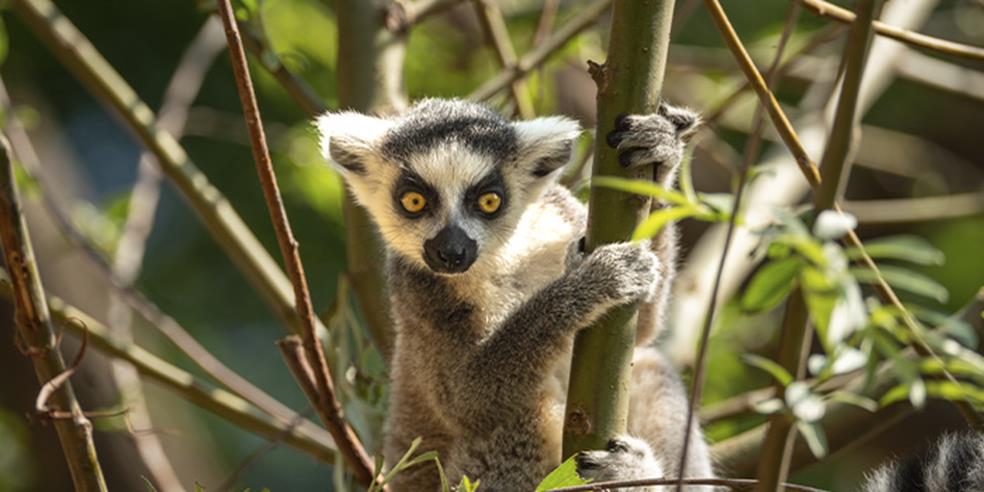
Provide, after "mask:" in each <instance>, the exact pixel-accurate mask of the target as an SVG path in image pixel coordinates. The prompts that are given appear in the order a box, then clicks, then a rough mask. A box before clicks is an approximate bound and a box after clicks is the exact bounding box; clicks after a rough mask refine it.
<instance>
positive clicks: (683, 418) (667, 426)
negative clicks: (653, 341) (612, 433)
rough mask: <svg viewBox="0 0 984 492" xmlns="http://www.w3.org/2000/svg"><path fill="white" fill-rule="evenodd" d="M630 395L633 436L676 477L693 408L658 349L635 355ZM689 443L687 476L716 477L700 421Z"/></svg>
mask: <svg viewBox="0 0 984 492" xmlns="http://www.w3.org/2000/svg"><path fill="white" fill-rule="evenodd" d="M629 391H630V396H629V423H628V431H629V433H630V434H632V435H634V436H637V437H640V438H642V439H645V440H646V441H647V442H648V443H649V444H650V445H651V446H652V447H653V454H654V455H655V456H656V459H657V460H658V461H659V462H660V463H661V464H662V465H663V469H664V470H665V471H666V473H667V474H668V475H670V476H673V477H675V476H676V474H677V469H678V467H679V466H680V454H681V453H682V452H683V439H684V436H683V432H684V429H685V428H686V425H687V407H688V406H689V402H688V398H687V392H686V390H685V388H684V386H683V384H682V383H681V382H680V377H679V376H678V375H677V372H676V370H675V369H674V367H673V365H672V364H671V363H670V361H669V360H667V359H666V357H665V356H663V354H662V353H660V352H659V351H658V350H656V349H654V348H642V347H640V348H637V349H636V351H635V354H634V355H633V360H632V379H631V382H630V383H629ZM688 439H690V445H689V449H688V450H687V466H686V467H685V468H684V476H686V477H691V478H710V477H713V476H714V471H713V466H712V463H711V452H710V449H709V448H708V446H707V443H705V442H704V437H703V433H702V432H701V429H700V424H699V422H697V421H696V419H695V421H694V423H693V425H692V426H691V433H690V436H688ZM691 490H705V489H700V488H693V489H691ZM707 490H709V489H707Z"/></svg>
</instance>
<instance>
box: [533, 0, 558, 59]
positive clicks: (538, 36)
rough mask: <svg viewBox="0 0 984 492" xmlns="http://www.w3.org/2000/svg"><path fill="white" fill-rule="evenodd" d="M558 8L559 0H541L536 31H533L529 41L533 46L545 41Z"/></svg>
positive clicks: (535, 46)
mask: <svg viewBox="0 0 984 492" xmlns="http://www.w3.org/2000/svg"><path fill="white" fill-rule="evenodd" d="M558 10H560V0H543V9H542V10H541V11H540V18H539V19H537V21H536V31H533V39H532V41H531V43H530V45H531V46H532V47H533V48H537V47H539V46H540V45H541V44H543V42H544V41H546V39H547V36H548V35H549V34H550V31H551V30H552V29H553V25H554V21H555V20H556V19H557V11H558Z"/></svg>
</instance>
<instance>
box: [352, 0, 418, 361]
mask: <svg viewBox="0 0 984 492" xmlns="http://www.w3.org/2000/svg"><path fill="white" fill-rule="evenodd" d="M395 8H398V7H396V6H395V5H394V4H393V3H392V2H390V1H388V0H385V1H384V0H336V1H335V16H336V18H337V19H338V102H339V106H340V107H342V108H344V109H352V110H356V111H362V112H374V113H387V112H393V111H399V110H401V109H403V108H404V107H405V106H406V96H405V92H406V89H405V88H404V87H403V59H404V56H405V54H406V44H405V38H404V34H403V33H402V32H395V31H391V30H390V29H389V28H387V27H386V24H394V23H392V22H385V21H386V20H387V16H389V15H391V14H392V12H393V9H395ZM342 206H343V212H344V215H345V244H346V252H347V255H348V269H347V273H348V276H349V281H350V282H351V284H352V290H353V291H355V296H356V298H357V299H358V301H359V306H360V308H361V311H362V316H363V318H364V319H365V322H366V325H367V327H368V328H369V334H370V336H371V337H372V340H373V343H374V344H375V345H376V348H377V349H379V351H380V352H381V353H382V354H383V357H384V358H385V359H386V360H389V356H390V354H391V353H392V350H393V323H392V320H391V319H390V313H389V300H388V299H387V298H386V294H385V285H386V283H385V278H384V275H383V264H384V260H383V246H382V242H381V241H380V238H379V237H378V235H377V234H376V232H375V231H374V227H373V225H372V222H371V221H370V219H369V215H368V213H367V212H366V211H365V209H363V208H362V207H359V206H358V205H357V204H356V203H355V201H354V200H353V199H352V196H351V195H350V194H348V193H346V195H345V202H344V203H343V204H342Z"/></svg>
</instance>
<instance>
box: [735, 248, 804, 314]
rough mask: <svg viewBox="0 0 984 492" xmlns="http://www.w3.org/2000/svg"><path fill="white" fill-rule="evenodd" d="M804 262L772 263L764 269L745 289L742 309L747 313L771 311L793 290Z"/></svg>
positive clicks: (789, 260)
mask: <svg viewBox="0 0 984 492" xmlns="http://www.w3.org/2000/svg"><path fill="white" fill-rule="evenodd" d="M802 266H803V261H802V260H801V259H800V258H798V257H791V258H783V259H781V260H778V261H772V262H770V263H769V264H768V265H765V266H764V267H762V268H761V269H760V270H759V271H758V273H756V274H755V277H753V278H752V280H751V282H749V283H748V288H746V289H745V294H744V295H743V296H742V297H741V308H742V310H744V311H746V312H761V311H769V310H771V309H773V308H774V307H776V306H778V305H779V303H780V302H782V300H783V299H785V298H786V296H787V295H789V291H791V290H792V289H793V284H794V283H795V281H796V276H797V275H798V274H799V270H800V267H802Z"/></svg>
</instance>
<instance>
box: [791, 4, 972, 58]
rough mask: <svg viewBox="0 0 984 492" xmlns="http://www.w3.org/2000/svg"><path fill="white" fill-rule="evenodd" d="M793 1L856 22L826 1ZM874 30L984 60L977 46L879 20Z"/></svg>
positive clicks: (816, 11) (839, 19)
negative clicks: (928, 34) (935, 36)
mask: <svg viewBox="0 0 984 492" xmlns="http://www.w3.org/2000/svg"><path fill="white" fill-rule="evenodd" d="M793 1H799V2H801V3H802V4H803V5H804V6H805V7H806V8H807V9H809V10H810V11H811V12H813V13H815V14H817V15H821V16H824V17H830V18H831V19H834V20H836V21H838V22H842V23H845V24H850V23H853V22H854V18H855V15H854V13H853V12H851V11H850V10H847V9H844V8H841V7H838V6H837V5H834V4H832V3H830V2H825V1H824V0H793ZM874 29H875V32H876V33H878V34H880V35H882V36H885V37H888V38H892V39H894V40H896V41H901V42H903V43H906V44H908V45H910V46H915V47H917V48H923V49H927V50H932V51H936V52H939V53H944V54H947V55H953V56H959V57H963V58H969V59H972V60H978V61H981V60H984V48H979V47H977V46H968V45H965V44H960V43H955V42H953V41H947V40H945V39H940V38H934V37H932V36H927V35H925V34H920V33H918V32H913V31H910V30H908V29H901V28H898V27H895V26H890V25H888V24H885V23H884V22H881V21H877V20H876V21H874Z"/></svg>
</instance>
